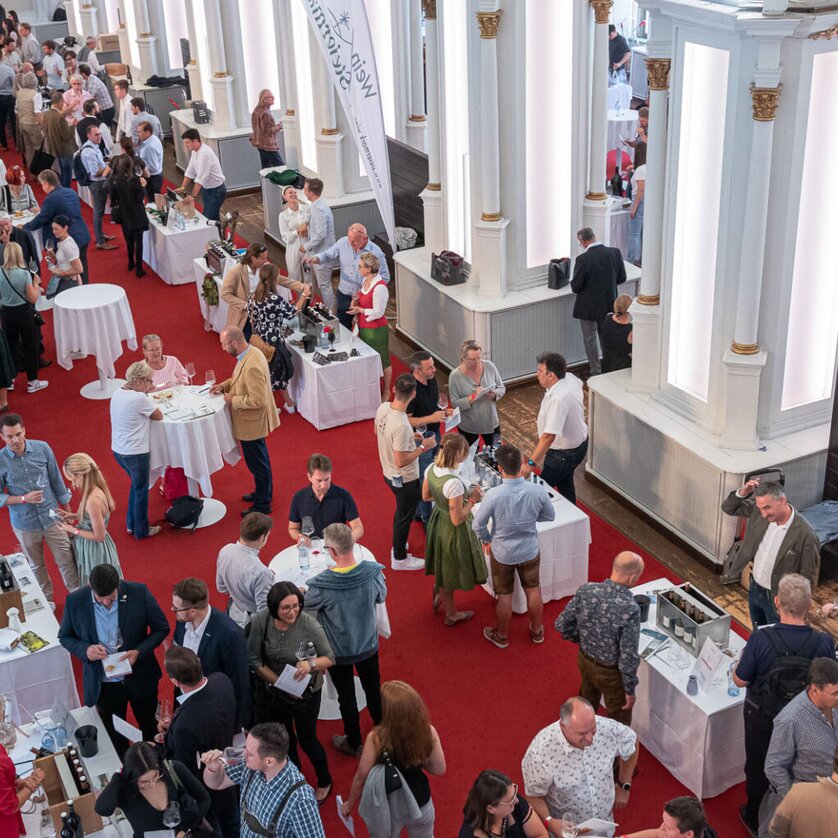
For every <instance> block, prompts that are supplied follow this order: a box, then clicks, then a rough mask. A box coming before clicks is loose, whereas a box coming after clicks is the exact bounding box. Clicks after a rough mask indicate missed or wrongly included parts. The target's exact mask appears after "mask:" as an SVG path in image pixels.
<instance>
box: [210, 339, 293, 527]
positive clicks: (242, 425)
mask: <svg viewBox="0 0 838 838" xmlns="http://www.w3.org/2000/svg"><path fill="white" fill-rule="evenodd" d="M220 339H221V348H222V349H223V350H224V351H225V352H227V353H228V354H230V355H232V356H233V357H234V358H235V359H236V361H237V362H238V363H237V364H236V368H235V369H234V370H233V374H232V375H231V376H230V378H228V379H227V380H226V381H221V382H219V383H218V384H214V385H213V386H212V387H211V388H210V393H212V394H213V395H215V394H216V393H223V394H224V401H225V402H226V403H227V404H228V405H229V406H230V417H231V420H232V423H233V436H234V437H235V438H236V439H237V440H238V441H239V442H240V443H241V447H242V456H243V457H244V461H245V464H246V465H247V467H248V469H250V473H251V474H252V475H253V481H254V483H255V488H254V490H253V492H251V493H250V494H247V495H244V496H243V497H242V500H243V501H246V502H247V503H250V504H252V506H250V507H249V508H248V509H244V510H242V513H241V514H242V517H244V516H245V515H247V514H249V513H250V512H263V513H264V514H265V515H268V514H270V512H271V500H272V499H273V477H272V475H271V459H270V456H269V455H268V445H267V437H268V434H269V433H270V432H271V431H272V430H273V429H274V428H276V427H278V426H279V415H278V413H277V409H276V402H274V395H273V390H272V389H271V374H270V370H269V369H268V362H267V360H266V359H265V356H264V354H262V353H261V352H260V351H259V350H258V349H252V348H251V346H250V344H249V343H248V342H247V341H246V340H245V337H244V332H243V331H242V330H241V329H239V328H237V327H235V326H228V327H227V328H226V329H225V330H224V331H223V332H222V333H221V336H220Z"/></svg>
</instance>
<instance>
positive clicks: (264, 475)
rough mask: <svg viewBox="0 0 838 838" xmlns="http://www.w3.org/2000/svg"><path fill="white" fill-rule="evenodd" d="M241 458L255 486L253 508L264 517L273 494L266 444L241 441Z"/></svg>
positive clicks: (262, 441) (254, 441)
mask: <svg viewBox="0 0 838 838" xmlns="http://www.w3.org/2000/svg"><path fill="white" fill-rule="evenodd" d="M240 442H241V447H242V456H243V457H244V462H245V465H246V466H247V467H248V469H249V470H250V473H251V474H252V475H253V482H254V484H255V487H254V492H253V494H254V495H255V497H254V499H253V508H254V509H255V510H256V511H257V512H264V513H265V514H266V515H267V514H268V513H269V512H270V511H271V499H272V498H273V493H274V484H273V475H272V474H271V458H270V457H269V456H268V444H267V442H266V440H265V439H264V437H263V438H262V439H242V440H240Z"/></svg>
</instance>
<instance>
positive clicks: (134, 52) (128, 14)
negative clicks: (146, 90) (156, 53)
mask: <svg viewBox="0 0 838 838" xmlns="http://www.w3.org/2000/svg"><path fill="white" fill-rule="evenodd" d="M122 8H123V9H124V10H125V29H126V30H127V32H128V53H129V55H130V57H131V62H130V63H131V64H132V65H133V66H134V67H139V66H140V48H139V47H138V46H137V35H138V30H137V19H136V18H135V17H134V4H133V3H125V4H124V5H123V7H122Z"/></svg>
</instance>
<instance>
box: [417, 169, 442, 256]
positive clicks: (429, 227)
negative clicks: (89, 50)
mask: <svg viewBox="0 0 838 838" xmlns="http://www.w3.org/2000/svg"><path fill="white" fill-rule="evenodd" d="M431 185H432V184H430V183H429V184H428V186H427V187H426V188H425V189H424V190H422V192H420V193H419V197H420V198H421V199H422V203H423V204H424V210H425V212H424V215H425V247H426V248H427V249H428V251H429V252H430V253H439V252H440V251H441V250H444V249H445V236H444V230H445V227H444V225H443V215H442V188H441V187H440V185H439V184H438V183H436V184H433V185H434V186H436V189H431Z"/></svg>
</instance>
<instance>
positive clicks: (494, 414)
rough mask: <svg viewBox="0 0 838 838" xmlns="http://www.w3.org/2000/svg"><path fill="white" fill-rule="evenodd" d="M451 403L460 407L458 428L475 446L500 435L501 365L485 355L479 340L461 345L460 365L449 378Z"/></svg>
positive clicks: (490, 441) (487, 443) (504, 389)
mask: <svg viewBox="0 0 838 838" xmlns="http://www.w3.org/2000/svg"><path fill="white" fill-rule="evenodd" d="M448 393H449V395H450V396H451V404H452V405H453V406H454V407H458V408H460V424H459V427H458V428H457V430H458V431H459V432H460V433H461V434H462V435H463V436H464V437H465V438H466V439H467V440H468V444H469V445H473V444H474V442H475V440H477V438H478V437H481V436H482V437H483V442H484V443H485V444H486V445H492V444H493V437H494V436H496V435H499V434H500V432H501V431H500V421H499V420H498V406H497V403H498V400H499V399H502V398H503V397H504V395H505V394H506V386H505V385H504V383H503V379H502V378H501V375H500V372H498V368H497V367H496V366H495V365H494V364H493V363H492V362H491V361H488V360H486V359H484V358H483V348H482V347H481V346H480V344H479V343H478V342H477V341H476V340H466V341H464V342H463V345H462V346H461V347H460V365H459V366H458V367H457V368H456V369H454V370H452V371H451V375H450V376H449V378H448Z"/></svg>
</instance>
